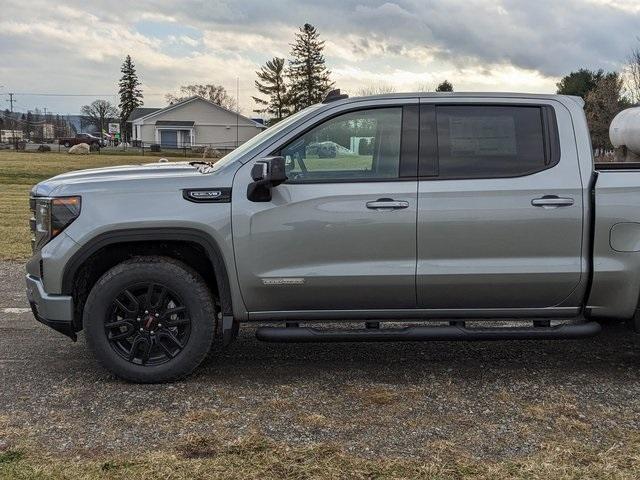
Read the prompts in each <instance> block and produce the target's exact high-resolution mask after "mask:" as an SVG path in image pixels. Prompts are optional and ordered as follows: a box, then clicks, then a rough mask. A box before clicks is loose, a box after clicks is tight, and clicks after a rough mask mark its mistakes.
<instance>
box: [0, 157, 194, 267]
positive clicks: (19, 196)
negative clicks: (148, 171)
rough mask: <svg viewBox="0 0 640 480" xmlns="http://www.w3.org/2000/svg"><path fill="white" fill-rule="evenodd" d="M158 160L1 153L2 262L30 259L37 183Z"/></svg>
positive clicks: (0, 209)
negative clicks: (32, 193)
mask: <svg viewBox="0 0 640 480" xmlns="http://www.w3.org/2000/svg"><path fill="white" fill-rule="evenodd" d="M156 160H157V159H156V157H150V158H147V157H146V156H144V157H143V156H140V155H122V154H120V153H119V154H116V155H107V154H97V153H94V154H91V155H69V154H67V153H54V152H52V153H37V152H15V151H13V150H0V260H24V259H25V258H27V257H29V256H30V255H31V236H30V233H29V216H30V214H29V190H30V189H31V187H32V186H33V185H35V184H36V183H38V182H41V181H42V180H46V179H47V178H50V177H53V176H54V175H58V174H60V173H64V172H68V171H71V170H82V169H85V168H96V167H108V166H111V165H131V164H140V163H147V162H153V161H156ZM175 160H176V161H181V160H185V159H184V158H182V157H181V158H176V159H175Z"/></svg>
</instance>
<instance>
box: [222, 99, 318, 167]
mask: <svg viewBox="0 0 640 480" xmlns="http://www.w3.org/2000/svg"><path fill="white" fill-rule="evenodd" d="M321 106H322V104H320V103H318V104H316V105H311V106H310V107H307V108H305V109H304V110H300V111H299V112H298V113H294V114H293V115H291V116H289V117H287V118H285V119H284V120H281V121H279V122H278V123H276V124H275V125H273V126H271V127H269V128H267V129H265V130H264V131H262V132H260V133H259V134H258V135H256V136H255V137H253V138H251V139H250V140H247V141H246V142H245V143H243V144H242V145H240V146H239V147H238V148H236V149H235V150H232V151H231V152H229V153H228V154H226V155H225V156H224V157H222V158H221V159H220V160H218V161H217V162H216V163H214V164H213V166H212V168H211V170H209V171H210V172H213V171H216V170H219V169H221V168H222V167H224V166H226V165H229V164H230V163H232V162H235V161H236V160H237V159H239V158H240V157H242V156H243V155H244V154H245V153H247V152H249V151H250V150H251V149H253V148H254V147H256V146H258V145H259V144H260V143H262V142H263V141H265V140H267V139H269V138H270V137H272V136H273V135H276V134H277V133H279V132H281V131H282V130H284V129H285V128H287V127H288V126H289V125H291V124H292V123H295V122H296V121H297V120H298V119H299V118H301V117H303V116H304V115H306V114H307V113H309V112H310V111H312V110H315V109H317V108H320V107H321Z"/></svg>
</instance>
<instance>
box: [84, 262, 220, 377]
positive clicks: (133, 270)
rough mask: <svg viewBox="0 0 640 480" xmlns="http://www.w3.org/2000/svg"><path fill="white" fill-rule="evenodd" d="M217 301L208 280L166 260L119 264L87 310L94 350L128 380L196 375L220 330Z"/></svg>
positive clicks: (98, 284)
mask: <svg viewBox="0 0 640 480" xmlns="http://www.w3.org/2000/svg"><path fill="white" fill-rule="evenodd" d="M215 315H216V311H215V299H214V298H213V296H212V294H211V292H210V290H209V288H208V287H207V285H206V283H205V281H204V280H203V279H202V277H201V276H200V275H199V274H198V273H197V272H195V271H194V270H192V269H191V268H190V267H188V266H187V265H185V264H183V263H181V262H178V261H176V260H173V259H171V258H166V257H139V258H135V259H132V260H128V261H126V262H123V263H121V264H119V265H116V266H115V267H113V268H112V269H110V270H109V271H107V272H106V273H105V274H104V275H103V276H102V277H101V278H100V279H99V280H98V281H97V282H96V284H95V285H94V287H93V288H92V290H91V293H90V294H89V297H88V298H87V302H86V304H85V307H84V314H83V321H84V328H85V332H86V336H87V342H88V344H89V347H90V348H91V349H92V350H93V352H94V354H95V356H96V357H97V359H98V360H99V361H100V363H102V365H104V367H105V368H107V369H108V370H110V371H111V372H112V373H114V374H115V375H117V376H118V377H121V378H123V379H125V380H129V381H132V382H139V383H158V382H167V381H172V380H176V379H179V378H181V377H184V376H185V375H188V374H189V373H191V372H192V371H193V370H194V369H195V368H196V367H197V366H198V365H200V363H201V362H202V360H204V358H205V357H206V355H207V353H208V352H209V349H210V348H211V342H212V341H213V337H214V330H215V318H216V317H215Z"/></svg>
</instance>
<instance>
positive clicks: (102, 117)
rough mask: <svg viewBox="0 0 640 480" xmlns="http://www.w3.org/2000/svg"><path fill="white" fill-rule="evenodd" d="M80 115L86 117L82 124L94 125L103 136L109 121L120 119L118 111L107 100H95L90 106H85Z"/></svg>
mask: <svg viewBox="0 0 640 480" xmlns="http://www.w3.org/2000/svg"><path fill="white" fill-rule="evenodd" d="M80 113H81V114H82V116H83V117H84V118H83V119H82V123H83V124H85V125H93V126H94V127H96V128H98V129H99V130H100V133H101V134H102V132H103V131H104V127H105V125H106V123H107V122H108V121H109V120H113V119H116V118H118V109H117V108H116V107H115V106H114V105H113V104H112V103H111V102H109V101H107V100H95V101H94V102H91V104H90V105H85V106H83V107H82V108H81V109H80Z"/></svg>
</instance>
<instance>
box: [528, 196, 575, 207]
mask: <svg viewBox="0 0 640 480" xmlns="http://www.w3.org/2000/svg"><path fill="white" fill-rule="evenodd" d="M531 205H533V206H534V207H542V208H557V207H569V206H571V205H573V198H570V197H559V196H557V195H545V196H544V197H540V198H534V199H533V200H531Z"/></svg>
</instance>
